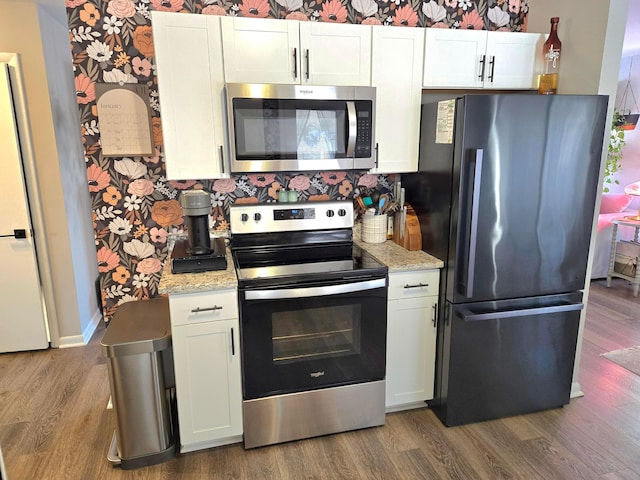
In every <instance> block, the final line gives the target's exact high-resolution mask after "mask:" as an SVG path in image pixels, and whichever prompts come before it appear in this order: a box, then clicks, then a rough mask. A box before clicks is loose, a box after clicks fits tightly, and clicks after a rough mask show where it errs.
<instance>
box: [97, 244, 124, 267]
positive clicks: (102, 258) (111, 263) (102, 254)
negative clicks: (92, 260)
mask: <svg viewBox="0 0 640 480" xmlns="http://www.w3.org/2000/svg"><path fill="white" fill-rule="evenodd" d="M97 258H98V271H99V272H108V271H109V270H113V269H114V268H116V266H117V265H118V264H119V263H120V255H118V254H117V253H116V252H114V251H113V250H111V249H110V248H107V247H102V248H101V249H100V250H98V252H97Z"/></svg>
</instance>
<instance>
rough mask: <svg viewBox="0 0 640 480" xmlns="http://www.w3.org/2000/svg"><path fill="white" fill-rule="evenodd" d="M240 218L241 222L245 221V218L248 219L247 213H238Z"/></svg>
mask: <svg viewBox="0 0 640 480" xmlns="http://www.w3.org/2000/svg"><path fill="white" fill-rule="evenodd" d="M240 220H242V221H243V222H246V221H247V220H249V215H247V214H246V213H243V214H242V215H240Z"/></svg>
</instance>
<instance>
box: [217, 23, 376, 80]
mask: <svg viewBox="0 0 640 480" xmlns="http://www.w3.org/2000/svg"><path fill="white" fill-rule="evenodd" d="M221 20H222V37H223V50H224V70H225V78H226V81H227V82H230V83H283V84H309V85H339V86H341V85H369V84H370V82H371V28H370V27H367V26H363V25H343V24H340V25H338V24H329V23H316V22H299V21H296V20H275V19H256V18H238V17H222V18H221Z"/></svg>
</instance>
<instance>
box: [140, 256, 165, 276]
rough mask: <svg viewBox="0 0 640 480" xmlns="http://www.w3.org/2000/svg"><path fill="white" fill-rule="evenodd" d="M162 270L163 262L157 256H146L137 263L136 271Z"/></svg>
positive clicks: (151, 271)
mask: <svg viewBox="0 0 640 480" xmlns="http://www.w3.org/2000/svg"><path fill="white" fill-rule="evenodd" d="M160 270H162V262H161V261H160V260H158V259H157V258H145V259H144V260H140V261H139V262H138V265H136V272H138V273H146V274H149V275H150V274H152V273H156V272H159V271H160Z"/></svg>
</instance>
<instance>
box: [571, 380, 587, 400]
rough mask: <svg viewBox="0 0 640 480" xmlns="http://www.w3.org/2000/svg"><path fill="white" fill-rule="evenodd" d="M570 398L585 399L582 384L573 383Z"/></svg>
mask: <svg viewBox="0 0 640 480" xmlns="http://www.w3.org/2000/svg"><path fill="white" fill-rule="evenodd" d="M569 396H570V398H578V397H584V392H583V391H582V387H581V386H580V382H572V383H571V394H570V395H569Z"/></svg>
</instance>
